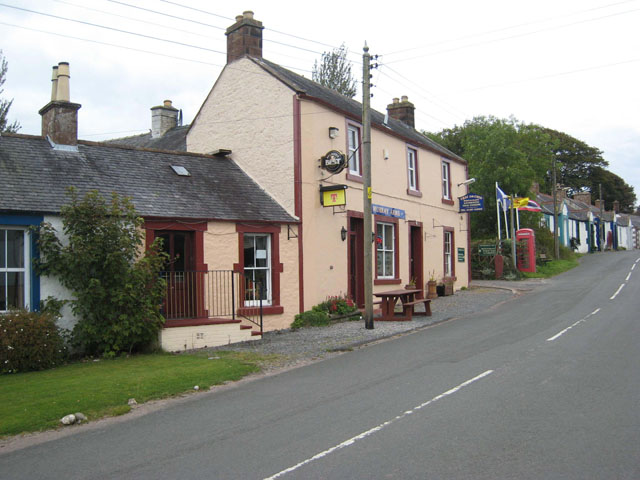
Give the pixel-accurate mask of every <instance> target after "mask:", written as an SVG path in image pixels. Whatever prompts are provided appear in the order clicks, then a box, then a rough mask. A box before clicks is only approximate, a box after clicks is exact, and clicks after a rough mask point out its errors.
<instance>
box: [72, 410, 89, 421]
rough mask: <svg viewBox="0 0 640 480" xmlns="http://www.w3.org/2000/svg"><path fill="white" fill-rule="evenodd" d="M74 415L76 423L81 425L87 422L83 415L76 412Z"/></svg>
mask: <svg viewBox="0 0 640 480" xmlns="http://www.w3.org/2000/svg"><path fill="white" fill-rule="evenodd" d="M74 415H75V417H76V423H82V422H86V421H87V416H86V415H85V414H84V413H80V412H76V413H75V414H74Z"/></svg>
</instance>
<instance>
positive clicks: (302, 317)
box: [291, 310, 331, 330]
mask: <svg viewBox="0 0 640 480" xmlns="http://www.w3.org/2000/svg"><path fill="white" fill-rule="evenodd" d="M330 320H331V319H330V318H329V314H328V313H326V312H323V311H320V310H307V311H306V312H302V313H299V314H297V315H296V317H295V320H294V321H293V323H292V324H291V328H292V329H293V330H295V329H298V328H303V327H324V326H326V325H329V322H330Z"/></svg>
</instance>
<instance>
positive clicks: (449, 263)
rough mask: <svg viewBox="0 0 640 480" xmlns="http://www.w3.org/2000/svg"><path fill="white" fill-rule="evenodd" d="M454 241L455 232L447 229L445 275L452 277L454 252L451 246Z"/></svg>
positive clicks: (445, 233) (445, 234) (445, 235)
mask: <svg viewBox="0 0 640 480" xmlns="http://www.w3.org/2000/svg"><path fill="white" fill-rule="evenodd" d="M452 243H453V232H450V231H447V230H445V232H444V276H445V277H450V276H452V274H453V252H452V251H451V246H452Z"/></svg>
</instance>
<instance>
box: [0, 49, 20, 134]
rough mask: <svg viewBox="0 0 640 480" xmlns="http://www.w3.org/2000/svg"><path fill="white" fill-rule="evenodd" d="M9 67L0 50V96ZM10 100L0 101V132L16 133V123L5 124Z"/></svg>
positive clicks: (17, 126) (17, 124)
mask: <svg viewBox="0 0 640 480" xmlns="http://www.w3.org/2000/svg"><path fill="white" fill-rule="evenodd" d="M8 68H9V66H8V64H7V60H6V59H5V58H4V55H3V54H2V50H0V95H2V92H4V89H3V88H2V86H3V85H4V82H5V80H6V79H7V70H8ZM12 103H13V99H12V100H2V99H0V132H13V133H15V132H17V131H18V130H20V128H21V127H20V124H19V123H18V121H17V120H16V121H14V122H13V123H12V124H7V121H8V120H7V115H8V114H9V109H10V108H11V104H12Z"/></svg>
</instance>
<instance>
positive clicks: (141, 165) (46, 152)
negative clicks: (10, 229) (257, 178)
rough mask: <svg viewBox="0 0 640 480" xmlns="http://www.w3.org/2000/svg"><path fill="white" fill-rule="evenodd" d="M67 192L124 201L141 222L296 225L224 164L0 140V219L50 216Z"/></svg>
mask: <svg viewBox="0 0 640 480" xmlns="http://www.w3.org/2000/svg"><path fill="white" fill-rule="evenodd" d="M172 165H175V166H183V167H185V168H186V169H187V170H188V171H189V173H190V174H191V176H179V175H177V174H176V173H175V172H174V171H173V169H172V168H171V166H172ZM69 186H73V187H76V189H77V190H78V192H79V193H80V194H83V193H84V192H87V191H89V190H93V189H95V190H98V191H99V192H100V193H101V194H102V195H103V196H109V195H111V193H112V192H117V193H118V194H120V195H125V196H128V197H131V198H132V200H133V203H134V205H135V208H136V210H137V211H138V213H139V214H140V215H142V216H148V217H172V218H199V219H217V220H239V221H245V220H250V221H268V222H282V223H287V222H295V221H296V219H295V218H293V217H292V216H291V215H290V214H288V213H287V212H286V211H285V210H284V208H282V206H280V204H278V203H277V202H276V201H275V200H274V199H273V198H272V197H270V196H269V195H268V194H267V193H266V192H265V191H264V190H262V189H261V188H260V186H258V185H257V184H256V183H255V182H254V181H253V180H252V179H251V178H250V177H248V176H247V175H246V174H245V173H244V171H243V170H242V169H240V167H238V165H236V163H235V162H233V161H232V160H230V159H228V158H218V157H213V156H210V155H199V154H191V153H178V152H163V151H159V150H143V149H136V148H132V147H122V146H114V145H108V144H104V143H94V142H83V141H81V142H79V144H78V151H77V152H73V151H62V150H55V149H53V148H52V147H51V145H50V144H49V142H48V141H47V140H46V139H44V138H42V137H36V136H28V135H17V134H2V136H0V212H5V213H6V212H14V213H17V212H21V213H25V212H38V213H58V212H59V211H60V207H61V206H62V205H63V204H65V203H66V202H67V201H68V198H67V196H66V190H67V187H69Z"/></svg>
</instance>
